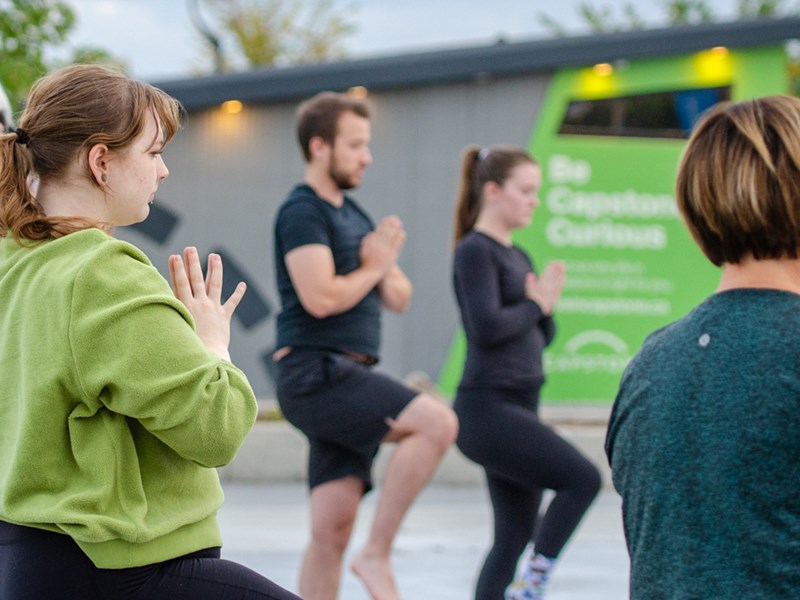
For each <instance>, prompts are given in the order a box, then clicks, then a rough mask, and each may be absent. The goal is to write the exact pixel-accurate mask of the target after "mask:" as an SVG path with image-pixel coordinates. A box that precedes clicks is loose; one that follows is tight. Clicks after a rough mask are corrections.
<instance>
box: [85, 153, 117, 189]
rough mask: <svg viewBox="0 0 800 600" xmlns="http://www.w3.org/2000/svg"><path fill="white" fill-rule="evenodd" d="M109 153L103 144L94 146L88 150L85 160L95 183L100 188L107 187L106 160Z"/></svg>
mask: <svg viewBox="0 0 800 600" xmlns="http://www.w3.org/2000/svg"><path fill="white" fill-rule="evenodd" d="M110 154H111V151H110V150H109V149H108V146H106V145H105V144H95V145H94V146H92V147H91V148H90V149H89V153H88V155H87V157H86V160H87V161H88V163H89V165H88V166H89V171H91V173H92V177H93V178H94V180H95V183H97V185H98V186H99V187H101V188H104V187H105V186H106V185H108V159H109V156H110Z"/></svg>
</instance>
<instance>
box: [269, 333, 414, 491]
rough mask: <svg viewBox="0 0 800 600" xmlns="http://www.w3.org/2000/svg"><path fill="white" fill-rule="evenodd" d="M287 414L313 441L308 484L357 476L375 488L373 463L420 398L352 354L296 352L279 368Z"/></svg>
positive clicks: (278, 379)
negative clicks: (392, 425) (394, 422)
mask: <svg viewBox="0 0 800 600" xmlns="http://www.w3.org/2000/svg"><path fill="white" fill-rule="evenodd" d="M275 379H276V388H277V393H278V403H279V404H280V407H281V411H282V412H283V415H284V416H285V417H286V420H287V421H289V422H290V423H291V424H292V425H294V426H295V427H297V428H298V429H299V430H300V431H302V432H303V433H304V434H305V435H306V437H307V438H308V442H309V445H310V447H309V456H308V485H309V488H313V487H315V486H317V485H320V484H321V483H326V482H328V481H333V480H335V479H342V478H344V477H349V476H355V477H358V478H359V479H361V480H362V481H363V482H364V493H367V492H368V491H369V490H371V489H372V462H373V460H374V459H375V455H376V454H377V452H378V449H379V448H380V445H381V441H382V440H383V439H384V438H385V437H386V434H387V433H388V432H389V424H388V423H387V419H396V418H397V416H398V415H399V414H400V412H401V411H402V410H403V409H404V408H405V407H406V406H407V405H408V403H409V402H411V400H412V399H413V398H414V397H415V396H416V395H417V394H418V392H416V391H414V390H412V389H410V388H409V387H407V386H406V385H404V384H403V383H401V382H399V381H396V380H395V379H392V378H391V377H389V376H387V375H384V374H382V373H377V372H375V371H374V370H373V368H372V367H371V366H367V365H365V364H362V363H361V362H359V361H358V360H356V359H355V358H353V357H351V356H348V355H346V354H339V353H336V352H331V351H328V350H316V349H308V348H295V349H294V350H292V351H291V352H290V353H289V354H288V355H286V356H284V357H283V358H282V359H280V361H278V362H277V365H276V378H275Z"/></svg>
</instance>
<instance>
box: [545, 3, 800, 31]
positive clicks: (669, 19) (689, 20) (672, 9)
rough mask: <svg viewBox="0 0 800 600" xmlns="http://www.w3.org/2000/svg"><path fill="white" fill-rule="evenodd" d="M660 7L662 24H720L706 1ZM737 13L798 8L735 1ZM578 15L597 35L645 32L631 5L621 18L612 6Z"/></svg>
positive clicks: (770, 13)
mask: <svg viewBox="0 0 800 600" xmlns="http://www.w3.org/2000/svg"><path fill="white" fill-rule="evenodd" d="M660 5H661V8H662V9H663V10H664V21H665V22H666V23H667V24H669V25H693V24H697V23H709V22H712V21H718V20H719V19H718V17H717V15H716V14H715V13H714V10H713V9H712V8H711V5H710V3H709V2H708V1H707V0H662V2H660ZM736 12H737V14H738V15H739V18H741V19H758V18H775V17H786V16H796V15H798V14H800V7H798V2H796V1H794V2H793V1H791V0H737V2H736ZM578 14H579V15H580V17H581V18H582V20H583V22H584V24H586V25H588V26H589V28H590V29H591V30H592V31H594V32H596V33H608V32H613V31H628V30H631V29H643V28H644V23H643V21H642V18H641V17H640V15H639V12H638V11H637V9H636V6H635V5H634V4H632V3H626V4H625V5H624V6H623V8H622V15H621V18H620V17H618V16H617V15H616V14H615V12H614V10H613V9H612V7H611V6H609V5H597V4H594V3H592V2H583V3H581V4H580V5H579V7H578ZM538 17H539V22H540V23H541V24H542V25H543V26H544V27H545V28H546V29H547V30H548V31H549V32H550V33H551V34H553V35H556V36H559V37H561V36H564V35H565V34H566V30H565V28H564V27H563V25H561V24H560V23H559V22H557V21H556V20H555V19H553V18H552V17H550V16H549V15H547V14H546V13H539V15H538Z"/></svg>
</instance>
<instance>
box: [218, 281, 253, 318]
mask: <svg viewBox="0 0 800 600" xmlns="http://www.w3.org/2000/svg"><path fill="white" fill-rule="evenodd" d="M246 291H247V284H245V282H244V281H240V282H239V285H237V286H236V289H235V290H233V293H232V294H231V296H230V298H228V300H227V301H226V302H225V304H223V305H222V307H223V308H224V309H225V311H226V312H227V313H228V315H232V314H233V311H235V310H236V307H237V306H239V302H241V301H242V298H243V297H244V293H245V292H246Z"/></svg>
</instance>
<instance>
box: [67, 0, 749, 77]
mask: <svg viewBox="0 0 800 600" xmlns="http://www.w3.org/2000/svg"><path fill="white" fill-rule="evenodd" d="M67 2H68V3H69V4H70V5H71V6H72V7H73V9H74V10H75V12H76V15H77V18H78V24H77V27H76V29H75V31H74V32H73V33H72V35H71V36H70V38H69V39H68V46H69V47H71V48H74V47H79V46H87V45H88V46H95V47H101V48H104V49H106V50H108V51H109V52H111V54H112V55H114V56H115V57H119V58H121V59H122V60H123V61H124V62H125V63H126V65H127V67H128V71H129V74H130V75H131V76H133V77H136V78H139V79H145V80H149V81H163V80H168V79H179V78H185V77H190V76H191V75H192V74H193V73H195V72H197V70H198V69H199V68H201V67H203V66H207V63H206V62H204V61H203V57H204V54H203V50H202V47H203V45H202V44H203V43H202V39H201V37H200V36H199V34H198V33H197V32H196V30H195V29H194V27H193V25H192V23H191V20H190V18H189V12H188V9H187V0H67ZM581 2H582V0H558V2H550V1H548V2H544V1H542V0H334V6H335V7H336V8H337V9H338V10H346V11H348V14H349V15H350V17H349V20H350V21H351V22H352V23H353V24H354V25H355V27H356V32H355V33H354V34H352V35H350V36H348V37H346V38H345V39H344V46H345V48H346V50H347V52H348V56H349V57H351V58H365V57H370V56H382V55H392V54H402V53H406V52H423V51H428V50H435V49H445V48H458V47H465V46H476V45H483V44H489V43H493V42H494V41H496V40H497V39H498V38H504V39H505V40H507V41H512V42H513V41H523V40H531V39H539V38H543V37H549V35H550V34H549V32H548V30H547V29H546V28H545V27H544V26H543V25H542V24H541V22H540V19H539V15H540V14H541V13H542V12H545V13H546V14H548V15H549V16H551V17H552V18H554V19H555V20H556V21H558V22H559V23H562V24H563V25H564V26H565V27H567V29H568V30H570V31H571V32H575V33H586V32H587V29H586V28H585V25H582V20H581V19H580V17H579V13H578V6H579V5H580V4H581ZM626 3H630V0H595V1H594V2H592V4H594V5H596V6H608V7H610V8H611V9H612V10H613V11H614V13H613V14H615V15H617V16H618V17H619V16H621V14H622V13H621V7H622V6H623V5H624V4H626ZM709 3H710V5H712V6H713V8H714V10H715V12H716V13H717V14H719V15H720V16H721V17H727V18H730V17H731V15H732V14H733V10H734V5H735V0H710V2H709ZM635 4H636V5H637V10H638V11H639V14H640V15H641V16H642V17H643V18H644V19H645V20H646V21H647V22H649V23H652V24H654V25H655V24H658V23H659V22H661V23H662V24H663V23H664V21H663V18H664V17H663V14H664V11H663V9H661V8H660V7H661V5H662V4H663V2H660V1H658V0H648V1H646V2H636V3H635ZM203 14H204V15H206V21H207V22H208V23H209V25H212V21H211V19H210V15H209V14H208V13H207V12H204V13H203Z"/></svg>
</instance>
